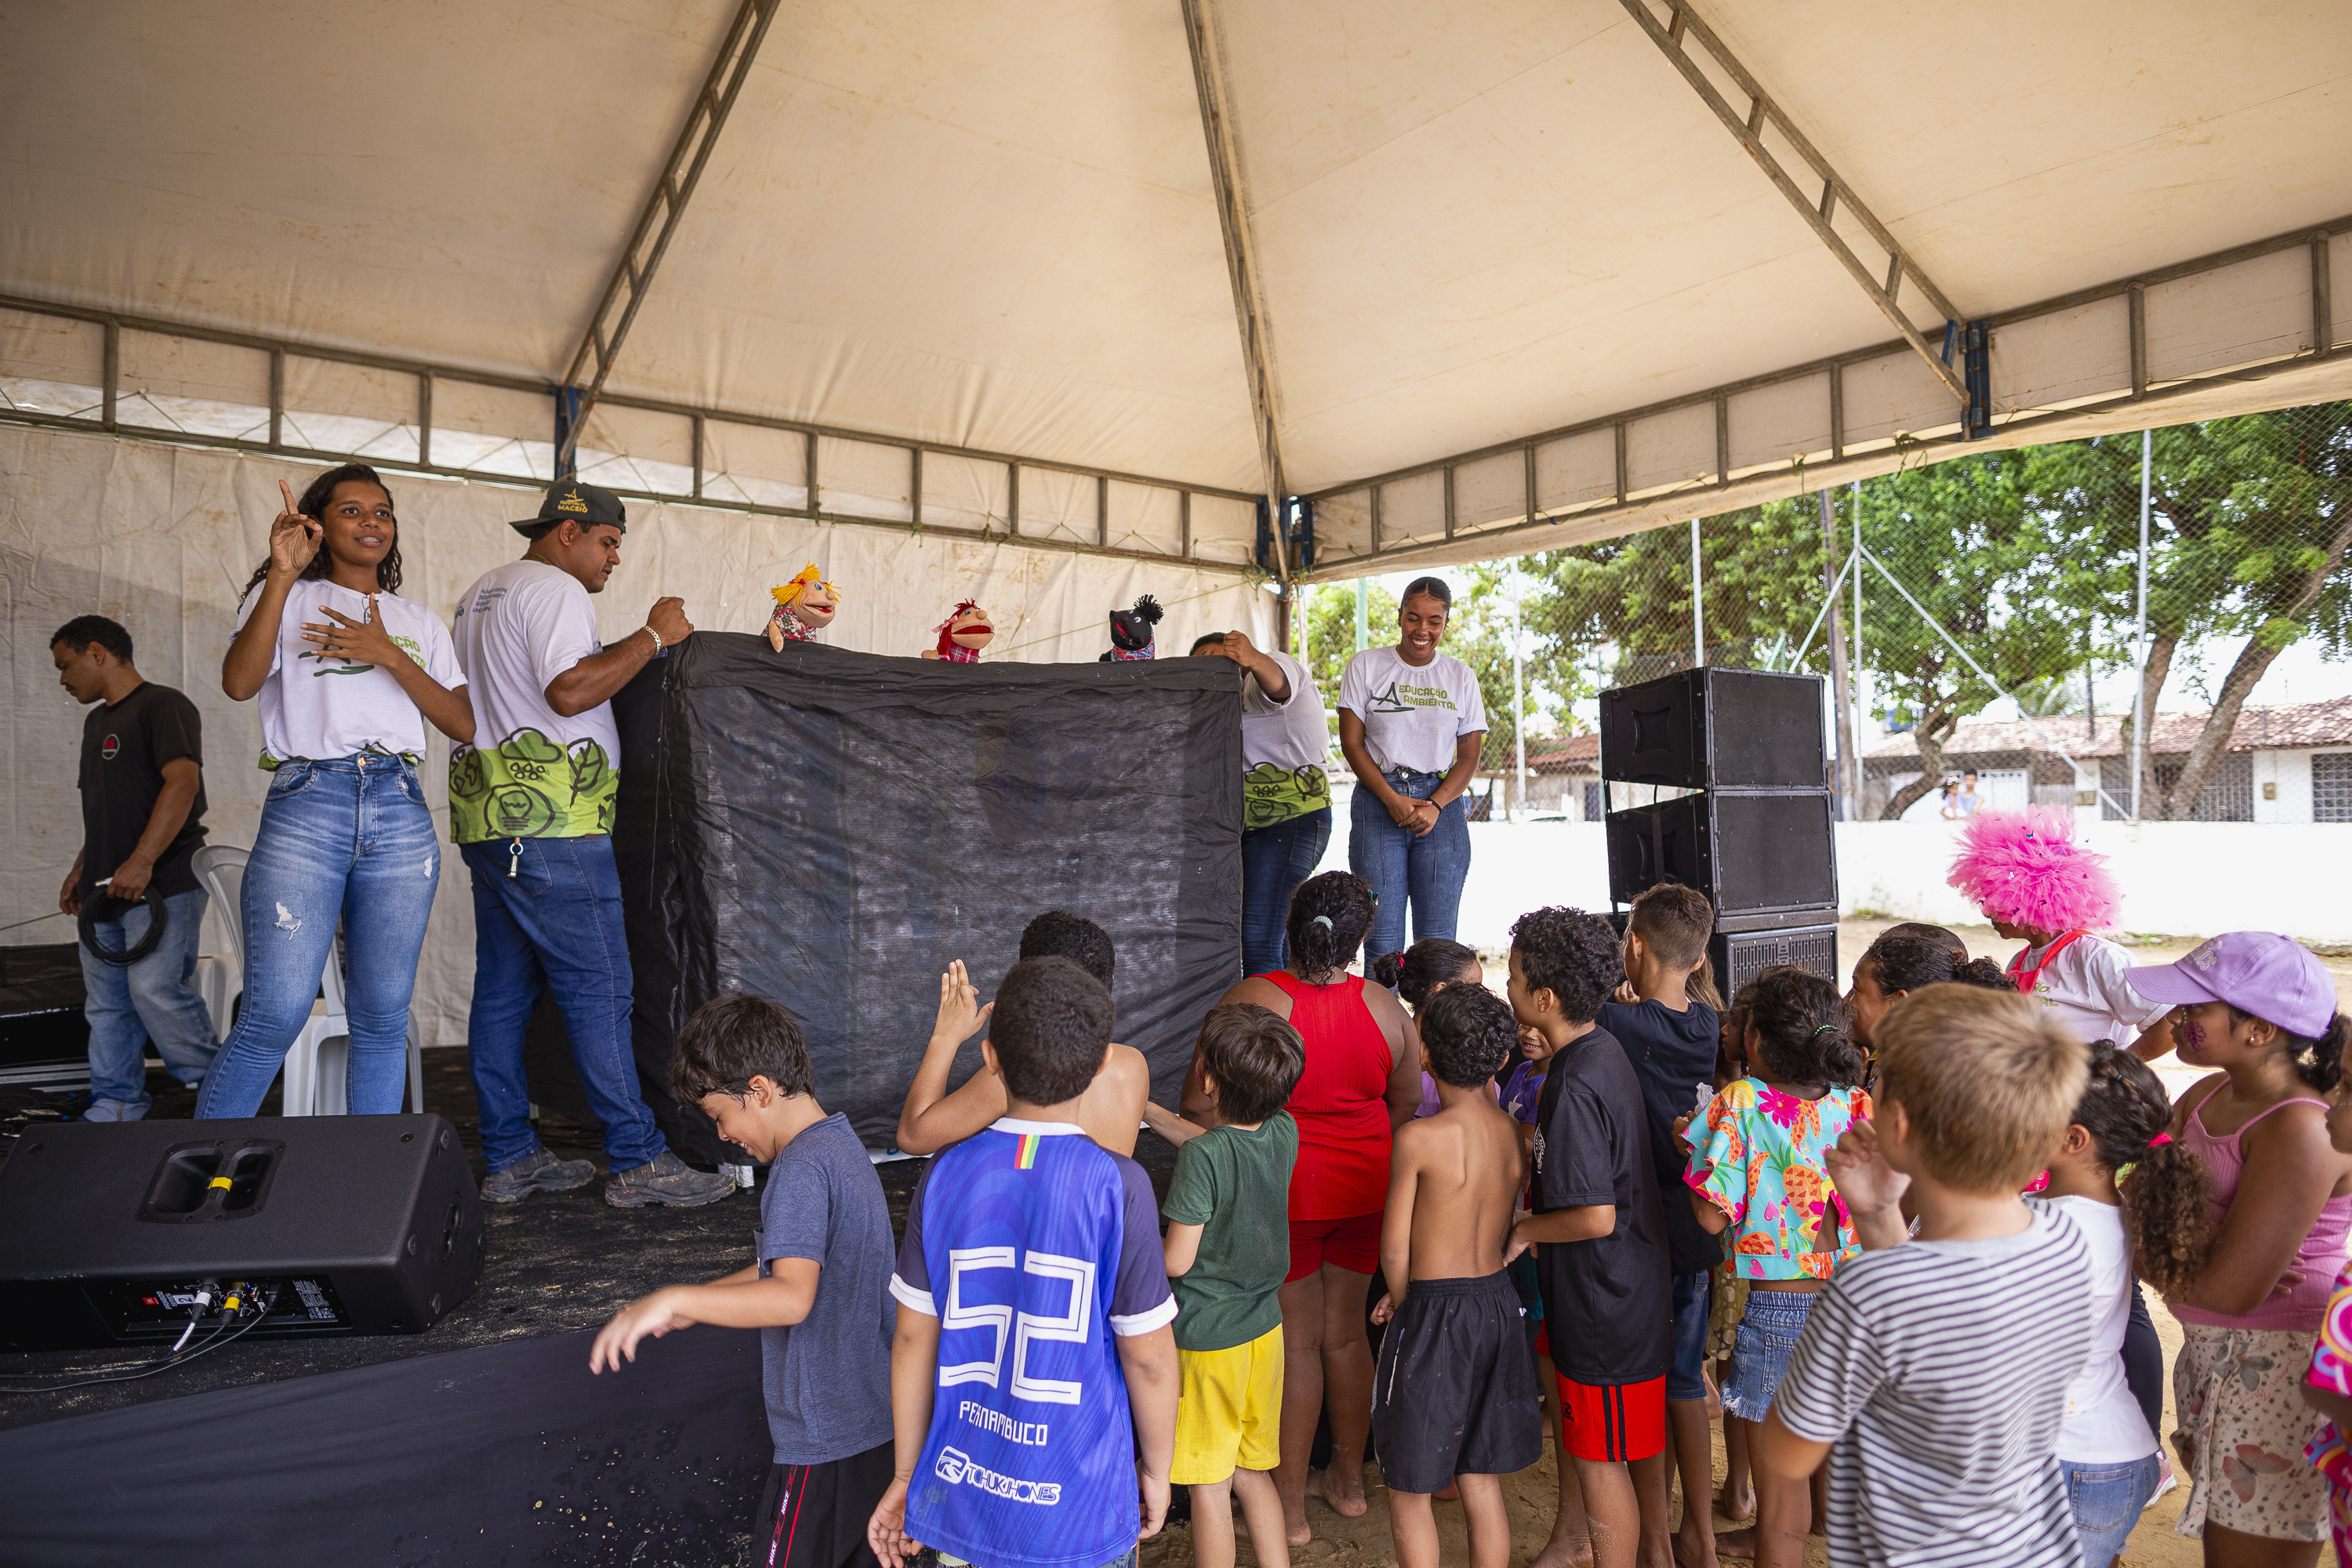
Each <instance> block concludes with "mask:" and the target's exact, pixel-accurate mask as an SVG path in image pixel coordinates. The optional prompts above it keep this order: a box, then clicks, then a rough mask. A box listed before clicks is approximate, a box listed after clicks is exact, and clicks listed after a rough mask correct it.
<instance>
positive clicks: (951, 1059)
mask: <svg viewBox="0 0 2352 1568" xmlns="http://www.w3.org/2000/svg"><path fill="white" fill-rule="evenodd" d="M1021 956H1022V958H1024V960H1025V959H1031V958H1066V959H1068V960H1069V961H1070V962H1071V963H1075V964H1076V965H1077V966H1078V967H1079V968H1081V969H1083V970H1085V971H1086V972H1087V973H1088V974H1091V975H1093V976H1094V977H1095V978H1096V979H1097V980H1098V981H1100V982H1101V983H1102V988H1103V989H1104V990H1106V991H1108V990H1110V989H1111V976H1112V975H1113V974H1114V973H1116V972H1117V971H1116V964H1117V954H1116V953H1115V952H1113V950H1112V948H1111V943H1110V937H1109V935H1108V933H1106V932H1105V931H1104V930H1103V929H1102V927H1100V926H1098V925H1097V924H1095V922H1094V921H1090V920H1087V919H1086V918H1085V917H1083V916H1080V915H1074V914H1072V913H1070V912H1069V911H1068V910H1046V911H1045V913H1044V914H1042V915H1039V916H1038V917H1037V918H1036V919H1035V920H1034V921H1030V922H1029V924H1028V926H1027V927H1026V928H1025V929H1024V930H1023V931H1022V932H1021ZM994 1009H995V1004H994V1003H990V1004H989V1005H987V1006H985V1007H983V1006H982V1005H980V991H979V989H978V987H976V986H974V985H973V984H971V977H970V976H969V975H967V974H966V973H964V967H963V961H962V960H961V959H958V960H956V961H955V962H953V963H950V964H949V965H948V971H947V973H945V974H942V975H940V1016H939V1022H938V1023H936V1024H934V1025H933V1026H931V1039H930V1044H929V1045H928V1046H926V1047H924V1048H923V1061H922V1065H921V1066H920V1067H919V1068H916V1069H915V1081H914V1082H913V1083H911V1084H909V1085H908V1086H907V1102H906V1104H905V1106H904V1107H902V1108H901V1109H900V1110H899V1112H898V1151H899V1152H901V1153H904V1154H936V1153H938V1152H940V1150H942V1149H944V1148H946V1147H947V1146H948V1145H949V1144H950V1143H961V1142H963V1141H964V1140H965V1139H967V1138H970V1137H971V1136H972V1135H973V1134H975V1133H978V1132H982V1131H986V1130H987V1129H988V1128H990V1127H992V1126H994V1125H995V1124H996V1121H997V1118H999V1117H1001V1116H1003V1114H1004V1113H1005V1110H1006V1108H1007V1107H1008V1106H1009V1105H1010V1104H1011V1103H1012V1102H1011V1100H1009V1099H1008V1098H1007V1096H1006V1095H1005V1092H1004V1079H1003V1078H1001V1077H999V1076H998V1075H997V1073H996V1071H995V1069H994V1068H990V1067H987V1066H985V1065H983V1066H982V1068H981V1069H980V1070H979V1071H978V1072H976V1073H974V1074H972V1075H971V1078H969V1079H965V1080H964V1083H963V1087H962V1088H961V1089H957V1090H956V1091H955V1092H954V1093H953V1094H950V1093H949V1092H948V1072H949V1070H950V1068H953V1067H954V1066H955V1058H956V1051H957V1049H958V1047H961V1046H962V1044H963V1043H964V1042H965V1041H966V1040H969V1039H970V1038H971V1037H972V1036H973V1035H975V1034H977V1033H978V1032H979V1031H980V1028H981V1026H982V1025H984V1024H986V1023H987V1022H988V1016H989V1014H990V1013H991V1012H992V1011H993V1010H994ZM1150 1097H1151V1068H1150V1064H1149V1063H1147V1062H1145V1060H1144V1059H1143V1053H1142V1052H1141V1051H1139V1050H1137V1049H1136V1048H1135V1047H1133V1046H1121V1045H1114V1046H1112V1047H1111V1048H1110V1055H1109V1057H1108V1058H1107V1059H1106V1060H1105V1061H1104V1063H1103V1068H1102V1070H1101V1071H1100V1072H1098V1073H1097V1074H1095V1080H1094V1082H1092V1083H1090V1084H1088V1085H1087V1091H1086V1093H1084V1094H1082V1095H1080V1096H1079V1097H1078V1116H1077V1122H1078V1125H1079V1126H1081V1127H1083V1128H1085V1129H1086V1131H1087V1136H1088V1137H1090V1138H1092V1139H1093V1140H1094V1141H1095V1142H1097V1143H1099V1144H1101V1145H1102V1146H1103V1147H1104V1148H1106V1149H1108V1150H1109V1151H1110V1152H1112V1153H1114V1154H1125V1155H1127V1156H1128V1157H1129V1158H1130V1159H1131V1158H1133V1157H1134V1154H1135V1135H1136V1133H1137V1132H1138V1131H1139V1130H1140V1129H1141V1127H1142V1124H1143V1104H1144V1101H1145V1100H1149V1099H1150Z"/></svg>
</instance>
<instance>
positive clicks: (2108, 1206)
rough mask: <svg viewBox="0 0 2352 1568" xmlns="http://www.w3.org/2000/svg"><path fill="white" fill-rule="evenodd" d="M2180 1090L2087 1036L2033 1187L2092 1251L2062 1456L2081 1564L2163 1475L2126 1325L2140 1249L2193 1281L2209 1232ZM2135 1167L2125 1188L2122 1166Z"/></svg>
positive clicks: (2167, 1281) (2097, 1565)
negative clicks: (2068, 1111) (2086, 1337)
mask: <svg viewBox="0 0 2352 1568" xmlns="http://www.w3.org/2000/svg"><path fill="white" fill-rule="evenodd" d="M2171 1124H2172V1100H2171V1099H2170V1097H2169V1096H2168V1095H2167V1094H2166V1093H2165V1092H2164V1085H2163V1083H2162V1082H2161V1081H2160V1080H2159V1079H2158V1078H2157V1076H2156V1073H2155V1071H2154V1070H2153V1069H2152V1068H2149V1067H2148V1065H2147V1063H2145V1062H2143V1061H2141V1060H2140V1059H2139V1058H2137V1057H2134V1056H2133V1055H2132V1054H2131V1053H2130V1052H2128V1051H2122V1050H2118V1049H2116V1047H2115V1046H2114V1045H2113V1044H2112V1043H2111V1042H2109V1041H2106V1040H2101V1041H2099V1042H2098V1043H2097V1044H2096V1045H2095V1046H2093V1047H2091V1076H2090V1079H2089V1080H2088V1081H2087V1082H2086V1083H2085V1084H2084V1087H2083V1098H2082V1100H2080V1101H2078V1102H2077V1103H2076V1105H2075V1107H2074V1124H2073V1125H2072V1126H2070V1127H2068V1128H2067V1129H2066V1138H2065V1142H2063V1143H2061V1144H2060V1145H2059V1147H2058V1151H2057V1152H2056V1153H2054V1154H2053V1155H2052V1156H2051V1159H2050V1184H2049V1185H2048V1186H2047V1187H2046V1188H2044V1189H2043V1190H2042V1191H2041V1192H2039V1193H2035V1194H2031V1195H2029V1196H2028V1197H2027V1198H2026V1200H2025V1201H2026V1202H2027V1203H2028V1204H2030V1205H2033V1206H2034V1207H2037V1208H2042V1209H2046V1210H2050V1211H2053V1212H2055V1213H2060V1214H2063V1215H2066V1217H2067V1218H2069V1219H2071V1220H2073V1221H2074V1225H2075V1227H2076V1228H2077V1229H2079V1230H2080V1231H2081V1232H2082V1233H2083V1238H2084V1241H2085V1242H2087V1243H2088V1244H2089V1246H2090V1251H2091V1311H2092V1314H2093V1316H2092V1323H2093V1329H2092V1339H2091V1354H2090V1359H2089V1360H2088V1361H2086V1362H2084V1364H2083V1370H2082V1371H2081V1372H2079V1373H2076V1374H2075V1376H2074V1382H2072V1383H2070V1384H2067V1385H2066V1415H2065V1418H2064V1420H2063V1423H2062V1424H2061V1425H2060V1426H2059V1428H2058V1466H2059V1468H2060V1469H2062V1470H2063V1471H2064V1472H2065V1477H2066V1501H2067V1504H2068V1506H2069V1507H2071V1508H2072V1509H2073V1510H2074V1529H2075V1532H2076V1533H2077V1534H2078V1535H2080V1536H2081V1537H2082V1541H2083V1563H2084V1568H2108V1564H2110V1563H2113V1562H2114V1561H2115V1560H2116V1556H2117V1555H2118V1554H2119V1553H2120V1552H2122V1551H2123V1548H2124V1541H2125V1538H2126V1537H2127V1536H2128V1535H2130V1534H2131V1531H2132V1526H2133V1525H2135V1524H2137V1523H2138V1522H2139V1516H2140V1510H2142V1509H2144V1508H2146V1507H2147V1503H2148V1500H2150V1499H2151V1498H2153V1497H2154V1496H2155V1495H2156V1489H2157V1486H2158V1482H2159V1481H2160V1479H2162V1475H2163V1460H2162V1458H2160V1457H2159V1454H2158V1446H2157V1440H2156V1433H2155V1431H2154V1430H2153V1429H2152V1428H2150V1426H2148V1422H2147V1414H2146V1412H2145V1411H2144V1410H2143V1409H2142V1407H2141V1405H2140V1402H2139V1401H2138V1400H2137V1399H2136V1398H2134V1397H2133V1395H2132V1391H2131V1389H2130V1388H2129V1386H2127V1384H2126V1378H2125V1373H2124V1362H2123V1355H2122V1352H2123V1344H2124V1325H2125V1323H2126V1321H2127V1320H2128V1319H2129V1317H2130V1315H2131V1308H2132V1258H2133V1255H2134V1253H2137V1254H2138V1257H2139V1266H2140V1268H2142V1269H2143V1270H2145V1271H2146V1272H2147V1277H2148V1279H2149V1280H2150V1282H2151V1283H2153V1284H2154V1285H2155V1286H2156V1287H2157V1288H2158V1289H2160V1290H2163V1291H2165V1292H2166V1293H2167V1294H2170V1293H2171V1292H2173V1291H2175V1290H2178V1289H2182V1288H2184V1287H2185V1286H2187V1285H2188V1284H2190V1283H2193V1282H2194V1279H2195V1277H2196V1274H2197V1271H2198V1268H2197V1265H2198V1260H2199V1259H2200V1258H2201V1256H2202V1253H2203V1243H2204V1241H2205V1239H2206V1238H2207V1237H2208V1236H2209V1235H2210V1221H2209V1219H2208V1218H2207V1215H2206V1205H2205V1170H2204V1164H2203V1162H2201V1161H2200V1160H2199V1159H2198V1158H2197V1156H2196V1155H2195V1154H2193V1153H2191V1152H2189V1150H2188V1149H2186V1148H2185V1147H2183V1146H2182V1145H2180V1144H2178V1143H2175V1142H2172V1139H2171V1138H2170V1136H2169V1135H2168V1132H2167V1131H2166V1130H2167V1129H2168V1128H2169V1127H2170V1126H2171ZM2126 1167H2129V1168H2130V1169H2131V1176H2130V1179H2129V1180H2128V1181H2126V1183H2125V1184H2123V1185H2122V1187H2121V1188H2118V1187H2117V1186H2116V1172H2117V1171H2118V1170H2122V1169H2125V1168H2126Z"/></svg>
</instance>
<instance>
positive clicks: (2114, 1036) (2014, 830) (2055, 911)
mask: <svg viewBox="0 0 2352 1568" xmlns="http://www.w3.org/2000/svg"><path fill="white" fill-rule="evenodd" d="M1950 882H1951V885H1952V886H1953V887H1955V888H1958V889H1959V890H1960V892H1961V895H1962V896H1963V897H1965V898H1967V899H1968V900H1969V902H1971V903H1973V904H1975V905H1976V906H1977V908H1979V909H1980V910H1983V911H1984V915H1985V919H1987V920H1988V921H1991V922H1992V929H1993V930H1994V931H1998V932H2000V934H2001V935H2002V936H2005V937H2008V938H2009V939H2010V940H2011V941H2012V942H2024V943H2025V944H2026V947H2025V950H2024V951H2023V952H2020V953H2019V954H2017V956H2015V957H2014V958H2012V959H2011V960H2010V961H2009V974H2010V978H2011V979H2012V980H2014V981H2016V983H2017V988H2018V989H2019V990H2021V991H2023V992H2025V993H2027V994H2029V995H2032V996H2036V997H2039V998H2040V999H2041V1000H2042V1003H2043V1005H2046V1006H2048V1007H2049V1008H2050V1010H2051V1012H2052V1013H2053V1014H2054V1015H2055V1016H2057V1018H2058V1020H2059V1022H2061V1023H2063V1024H2064V1025H2065V1026H2067V1027H2068V1028H2070V1029H2072V1030H2074V1033H2076V1034H2077V1035H2080V1036H2081V1037H2083V1039H2084V1040H2085V1041H2086V1042H2087V1041H2092V1040H2113V1041H2114V1042H2115V1043H2116V1045H2118V1046H2129V1047H2131V1051H2132V1054H2133V1055H2134V1056H2137V1057H2139V1058H2142V1059H2143V1060H2153V1059H2154V1058H2158V1057H2160V1056H2162V1055H2164V1053H2165V1052H2167V1051H2168V1050H2170V1049H2171V1048H2172V1028H2171V1026H2170V1025H2169V1024H2168V1022H2167V1021H2166V1018H2167V1016H2168V1014H2169V1013H2170V1012H2171V1008H2169V1007H2168V1006H2166V1005H2163V1004H2162V1003H2158V1002H2151V1001H2149V1000H2148V999H2147V997H2145V996H2143V995H2141V994H2139V993H2138V992H2137V991H2135V990H2133V989H2132V985H2131V982H2130V980H2129V979H2128V978H2126V976H2127V974H2128V972H2129V971H2130V968H2131V960H2130V959H2129V958H2127V957H2126V956H2125V954H2124V950H2123V949H2122V948H2120V947H2118V946H2116V944H2115V943H2114V942H2109V941H2107V940H2105V938H2103V937H2100V936H2098V935H2095V931H2097V930H2098V929H2099V928H2102V927H2105V926H2111V925H2113V924H2115V922H2116V915H2117V914H2118V912H2119V911H2120V908H2121V905H2122V902H2123V897H2122V890H2121V889H2119V888H2117V887H2116V879H2115V876H2114V874H2113V873H2112V872H2110V871H2109V870H2108V869H2107V858H2106V857H2105V856H2104V855H2099V854H2095V853H2093V852H2092V851H2091V850H2089V849H2086V848H2084V847H2083V846H2081V845H2079V844H2077V843H2075V842H2074V813H2073V812H2071V811H2062V810H2056V809H2053V808H2052V807H2049V806H2041V805H2035V806H2029V807H2027V808H2026V809H2025V810H2023V811H1979V812H1978V813H1977V814H1976V815H1975V816H1971V817H1969V818H1968V819H1967V820H1966V821H1965V822H1964V823H1962V824H1961V826H1960V853H1959V855H1958V858H1955V859H1954V860H1953V862H1952V874H1951V877H1950Z"/></svg>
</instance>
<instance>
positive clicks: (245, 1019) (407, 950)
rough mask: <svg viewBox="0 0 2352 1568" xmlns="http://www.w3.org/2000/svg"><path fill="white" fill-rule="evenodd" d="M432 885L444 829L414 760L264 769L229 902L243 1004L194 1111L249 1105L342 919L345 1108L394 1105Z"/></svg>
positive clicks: (302, 1018) (281, 1054)
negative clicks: (237, 888) (254, 823)
mask: <svg viewBox="0 0 2352 1568" xmlns="http://www.w3.org/2000/svg"><path fill="white" fill-rule="evenodd" d="M440 885H441V840H440V837H439V836H438V835H437V834H436V832H435V831H434V826H433V814H432V813H431V812H430V811H429V810H427V809H426V808H425V788H424V786H423V785H422V784H419V783H418V782H417V779H416V770H415V767H413V766H411V765H410V764H409V763H406V762H404V761H403V760H402V759H400V758H398V757H385V756H374V755H368V754H362V755H358V756H350V757H336V758H333V759H331V760H329V761H326V762H292V763H285V764H284V765H283V766H281V767H279V768H278V772H277V773H276V774H275V775H273V776H272V777H271V779H270V781H269V798H268V801H267V802H266V803H264V805H262V808H261V831H260V832H259V833H258V834H257V835H256V836H255V838H254V845H253V857H252V858H251V859H249V860H248V861H247V862H246V868H245V889H244V895H243V897H242V898H241V899H240V900H239V903H240V906H241V910H242V917H243V926H244V937H245V1002H244V1005H243V1009H242V1011H240V1012H239V1014H238V1015H237V1021H236V1031H235V1032H234V1033H232V1034H231V1035H230V1036H229V1037H228V1043H227V1044H226V1045H224V1046H223V1047H221V1051H220V1056H219V1057H218V1058H216V1059H215V1061H214V1063H213V1068H212V1071H210V1072H209V1073H206V1074H205V1088H204V1092H203V1094H202V1095H200V1096H199V1097H198V1098H197V1100H196V1114H197V1115H198V1116H200V1117H237V1116H251V1115H252V1114H254V1112H256V1111H257V1110H260V1109H261V1101H262V1098H263V1097H264V1096H265V1095H267V1094H268V1092H269V1084H270V1080H271V1079H275V1078H276V1077H277V1076H278V1068H279V1067H280V1066H282V1065H283V1064H284V1062H285V1060H286V1051H287V1047H289V1046H291V1045H292V1044H293V1043H294V1038H295V1037H296V1036H297V1035H299V1034H300V1033H301V1032H302V1026H303V1025H304V1024H306V1023H308V1022H309V1021H310V1004H311V1003H312V1002H314V1001H316V1000H317V999H318V995H319V979H320V975H322V974H324V973H326V968H327V964H328V963H329V962H330V961H331V960H332V958H333V957H334V951H335V928H336V926H337V924H338V923H340V924H341V927H342V930H343V945H344V952H345V963H344V966H343V967H344V973H345V975H346V976H347V979H346V981H345V984H344V1000H345V1006H344V1011H345V1013H346V1014H347V1015H348V1016H350V1019H351V1026H352V1033H351V1042H352V1044H351V1068H350V1076H349V1079H348V1080H347V1082H348V1086H349V1094H350V1103H351V1108H352V1113H353V1114H354V1115H360V1116H370V1115H375V1116H382V1115H390V1114H392V1113H394V1112H396V1111H398V1110H400V1101H401V1096H402V1095H403V1094H404V1092H405V1091H406V1089H407V1085H408V1002H409V998H410V996H411V995H413V994H415V990H416V955H417V954H418V952H421V951H422V950H423V949H424V946H425V917H426V916H427V915H429V914H431V913H432V911H433V893H434V889H436V888H438V887H439V886H440Z"/></svg>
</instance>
